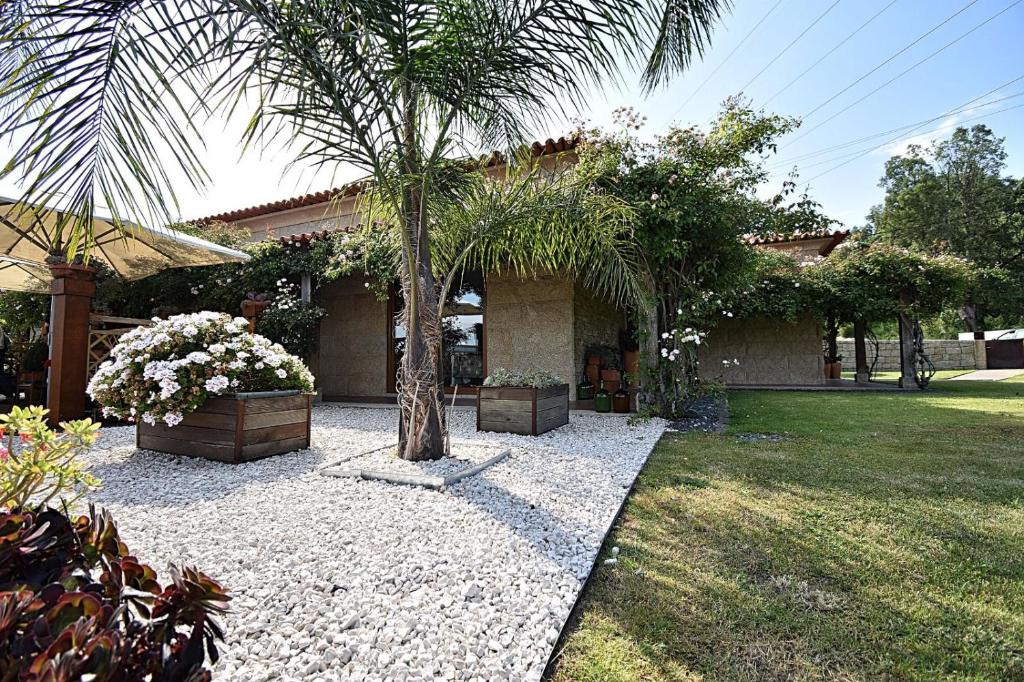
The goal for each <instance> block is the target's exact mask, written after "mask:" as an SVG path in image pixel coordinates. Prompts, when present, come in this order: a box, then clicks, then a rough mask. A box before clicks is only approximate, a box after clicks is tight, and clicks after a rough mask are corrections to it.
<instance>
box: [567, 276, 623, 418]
mask: <svg viewBox="0 0 1024 682" xmlns="http://www.w3.org/2000/svg"><path fill="white" fill-rule="evenodd" d="M625 321H626V320H625V316H624V314H623V313H622V311H620V310H617V309H616V308H615V306H613V305H612V304H610V303H608V302H607V301H605V300H603V299H601V298H598V297H597V296H595V295H594V294H592V293H591V292H590V291H588V290H587V289H586V287H583V286H581V285H579V284H576V285H575V286H574V287H573V357H572V362H573V372H574V373H573V380H572V381H570V382H569V383H570V384H572V387H571V389H570V393H572V394H573V398H575V391H576V384H577V383H578V382H579V381H580V379H582V377H583V362H584V360H583V355H584V353H585V352H586V350H587V347H588V346H593V345H609V346H618V345H619V332H620V331H621V330H622V327H623V326H624V325H625Z"/></svg>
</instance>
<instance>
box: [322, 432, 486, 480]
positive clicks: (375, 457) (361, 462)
mask: <svg viewBox="0 0 1024 682" xmlns="http://www.w3.org/2000/svg"><path fill="white" fill-rule="evenodd" d="M503 451H504V448H503V447H501V446H500V445H496V444H493V443H481V442H474V441H468V440H452V443H451V453H452V454H451V456H450V457H442V458H441V459H437V460H432V461H429V462H409V461H407V460H404V459H402V458H400V457H398V456H396V453H397V452H398V448H397V447H396V446H389V447H385V448H377V449H374V450H371V451H369V452H363V453H359V454H356V455H355V456H343V457H342V458H341V459H339V460H338V461H337V462H331V463H330V464H329V466H331V467H336V468H337V469H356V470H358V469H363V470H368V471H381V472H387V473H390V474H407V475H408V474H411V475H422V476H441V477H444V476H451V475H452V474H457V473H459V472H460V471H463V470H465V469H467V468H469V467H472V466H474V465H477V464H482V463H483V462H486V461H487V460H489V459H491V458H492V457H494V456H496V455H498V454H500V453H501V452H503Z"/></svg>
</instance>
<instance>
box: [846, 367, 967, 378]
mask: <svg viewBox="0 0 1024 682" xmlns="http://www.w3.org/2000/svg"><path fill="white" fill-rule="evenodd" d="M973 371H974V370H973V369H940V370H938V371H936V372H935V376H934V377H932V380H933V381H939V380H941V379H952V378H953V377H958V376H960V375H961V374H967V373H968V372H973ZM856 376H857V375H856V372H843V378H844V379H851V380H852V379H854V378H855V377H856ZM899 378H900V373H899V372H875V375H874V380H875V381H898V380H899Z"/></svg>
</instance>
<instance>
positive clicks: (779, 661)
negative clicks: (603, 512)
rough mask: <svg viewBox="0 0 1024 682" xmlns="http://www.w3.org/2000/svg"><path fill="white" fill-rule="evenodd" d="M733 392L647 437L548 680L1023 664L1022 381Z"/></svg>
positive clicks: (886, 673)
mask: <svg viewBox="0 0 1024 682" xmlns="http://www.w3.org/2000/svg"><path fill="white" fill-rule="evenodd" d="M729 399H730V403H731V409H732V422H731V425H730V427H729V429H728V431H727V432H726V433H725V434H722V435H698V434H687V435H679V434H675V435H668V436H666V437H665V438H664V439H663V440H662V442H661V444H660V445H659V446H658V448H657V449H656V450H655V452H654V454H653V455H652V458H651V461H650V462H649V463H648V465H647V467H646V469H645V470H644V472H643V473H642V474H641V477H640V480H639V482H638V484H637V488H636V491H635V492H634V494H633V496H632V498H631V500H630V502H629V504H628V506H627V509H626V513H625V516H624V518H623V520H622V523H621V525H620V526H619V527H618V528H617V529H616V530H615V532H614V533H613V535H612V537H611V538H610V539H609V542H608V543H607V544H606V546H605V547H604V549H603V550H602V552H603V555H602V556H603V557H604V556H610V549H611V547H612V546H613V545H617V546H619V547H620V548H621V554H620V557H619V561H618V564H616V565H614V566H605V565H599V566H598V568H597V569H596V574H595V576H594V580H593V581H592V586H591V587H590V589H588V591H587V593H586V595H585V598H584V602H583V607H582V609H581V610H580V613H579V614H577V616H578V622H577V623H576V626H575V628H574V630H573V631H572V632H571V634H570V636H569V637H568V639H567V642H566V647H565V649H564V650H563V651H562V652H561V654H560V657H559V659H558V662H557V665H556V668H555V671H554V674H553V679H554V680H557V681H563V680H644V681H647V680H689V679H694V680H696V679H780V680H781V679H787V680H788V679H821V678H824V679H840V680H867V679H886V678H888V679H920V680H930V679H936V678H947V679H1024V480H1022V479H1024V382H1022V381H1016V382H999V383H980V382H943V381H940V382H937V383H935V384H933V388H932V389H930V390H929V391H927V392H914V393H905V394H904V393H900V394H885V393H798V392H790V393H779V392H737V393H733V394H730V396H729ZM751 432H759V433H777V434H783V435H784V440H782V441H780V442H769V441H760V442H743V441H742V440H740V439H738V438H737V435H738V434H743V433H751Z"/></svg>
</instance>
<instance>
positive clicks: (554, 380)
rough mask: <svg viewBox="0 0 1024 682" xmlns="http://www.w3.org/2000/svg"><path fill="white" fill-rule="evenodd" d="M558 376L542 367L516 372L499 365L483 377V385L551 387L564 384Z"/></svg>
mask: <svg viewBox="0 0 1024 682" xmlns="http://www.w3.org/2000/svg"><path fill="white" fill-rule="evenodd" d="M564 383H565V382H564V381H562V380H561V379H560V378H559V377H557V376H555V375H554V374H552V373H551V372H546V371H544V370H542V369H535V370H531V371H527V372H516V371H514V370H511V369H505V368H504V367H499V368H498V369H496V370H494V371H493V372H491V373H490V374H488V375H487V378H486V379H484V386H508V387H513V386H520V387H529V388H551V387H552V386H559V385H561V384H564Z"/></svg>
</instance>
